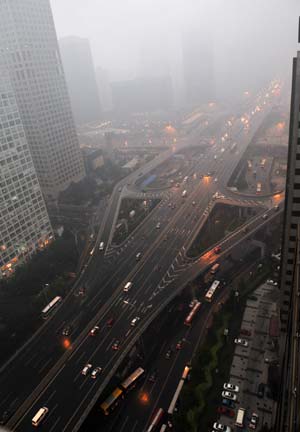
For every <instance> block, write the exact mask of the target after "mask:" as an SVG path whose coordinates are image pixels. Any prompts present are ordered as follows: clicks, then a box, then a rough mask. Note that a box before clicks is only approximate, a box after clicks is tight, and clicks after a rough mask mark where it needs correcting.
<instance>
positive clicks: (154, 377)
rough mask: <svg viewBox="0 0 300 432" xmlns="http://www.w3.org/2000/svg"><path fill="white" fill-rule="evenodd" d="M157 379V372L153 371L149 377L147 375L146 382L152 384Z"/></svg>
mask: <svg viewBox="0 0 300 432" xmlns="http://www.w3.org/2000/svg"><path fill="white" fill-rule="evenodd" d="M156 378H157V371H153V372H152V374H151V375H149V378H148V381H149V382H151V383H154V382H155V381H156Z"/></svg>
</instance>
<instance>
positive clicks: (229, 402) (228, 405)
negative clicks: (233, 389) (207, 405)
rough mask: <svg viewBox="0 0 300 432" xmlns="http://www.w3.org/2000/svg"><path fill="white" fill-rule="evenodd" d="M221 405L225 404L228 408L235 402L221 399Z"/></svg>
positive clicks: (232, 406) (233, 405)
mask: <svg viewBox="0 0 300 432" xmlns="http://www.w3.org/2000/svg"><path fill="white" fill-rule="evenodd" d="M222 405H224V406H226V407H228V408H232V409H234V408H235V403H234V402H233V401H232V400H229V399H223V400H222Z"/></svg>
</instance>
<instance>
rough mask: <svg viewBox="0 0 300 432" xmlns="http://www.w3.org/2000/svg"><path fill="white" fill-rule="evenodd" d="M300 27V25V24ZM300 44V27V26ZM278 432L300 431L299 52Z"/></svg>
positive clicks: (294, 79) (283, 288)
mask: <svg viewBox="0 0 300 432" xmlns="http://www.w3.org/2000/svg"><path fill="white" fill-rule="evenodd" d="M299 24H300V23H299ZM299 43H300V26H299ZM280 294H281V297H280V323H281V341H280V366H281V381H280V384H279V386H280V391H279V394H278V400H277V413H276V425H275V427H274V430H276V431H278V432H287V431H292V430H293V431H296V430H297V431H298V430H300V418H299V409H300V405H299V391H300V360H299V351H300V52H299V51H298V53H297V57H295V58H294V59H293V77H292V93H291V107H290V130H289V150H288V165H287V179H286V191H285V213H284V221H283V240H282V248H281V280H280Z"/></svg>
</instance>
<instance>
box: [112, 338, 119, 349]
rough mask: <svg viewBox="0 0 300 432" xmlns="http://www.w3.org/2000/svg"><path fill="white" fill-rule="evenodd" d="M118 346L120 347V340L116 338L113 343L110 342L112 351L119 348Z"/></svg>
mask: <svg viewBox="0 0 300 432" xmlns="http://www.w3.org/2000/svg"><path fill="white" fill-rule="evenodd" d="M119 347H120V341H119V340H116V341H115V342H114V343H113V344H112V347H111V348H112V349H113V350H114V351H117V350H118V349H119Z"/></svg>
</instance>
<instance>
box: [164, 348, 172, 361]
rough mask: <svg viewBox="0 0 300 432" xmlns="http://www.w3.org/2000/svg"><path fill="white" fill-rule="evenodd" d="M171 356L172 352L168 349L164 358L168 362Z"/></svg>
mask: <svg viewBox="0 0 300 432" xmlns="http://www.w3.org/2000/svg"><path fill="white" fill-rule="evenodd" d="M171 356H172V350H171V349H169V350H168V351H167V352H166V355H165V358H166V359H168V360H169V359H170V358H171Z"/></svg>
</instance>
